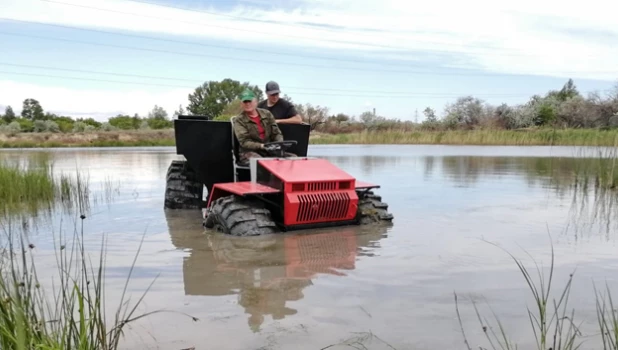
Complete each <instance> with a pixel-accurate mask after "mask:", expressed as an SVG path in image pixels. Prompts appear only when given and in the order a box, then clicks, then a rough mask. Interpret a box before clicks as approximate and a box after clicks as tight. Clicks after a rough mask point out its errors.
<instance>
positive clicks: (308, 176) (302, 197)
mask: <svg viewBox="0 0 618 350" xmlns="http://www.w3.org/2000/svg"><path fill="white" fill-rule="evenodd" d="M260 164H261V165H262V166H264V168H266V169H267V170H268V171H269V172H271V173H272V174H273V175H275V176H276V177H277V178H279V179H281V180H282V182H283V192H284V203H283V206H284V207H283V208H284V212H285V214H284V222H283V223H284V225H286V226H291V225H303V224H315V223H322V222H334V221H347V220H353V219H354V217H355V216H356V211H357V208H358V196H357V195H356V191H355V190H354V189H355V182H356V180H355V179H354V177H353V176H351V175H350V174H348V173H346V172H345V171H343V170H341V169H339V168H338V167H336V166H335V165H333V164H332V163H330V162H329V161H327V160H325V159H297V160H291V159H285V160H270V159H269V160H260Z"/></svg>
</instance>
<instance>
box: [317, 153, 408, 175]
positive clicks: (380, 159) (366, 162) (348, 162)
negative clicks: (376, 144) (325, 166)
mask: <svg viewBox="0 0 618 350" xmlns="http://www.w3.org/2000/svg"><path fill="white" fill-rule="evenodd" d="M320 158H324V159H327V160H329V161H331V162H333V163H334V164H337V166H339V167H341V168H342V169H349V168H352V167H354V168H359V169H360V170H361V173H362V174H363V175H364V176H370V175H372V174H373V172H374V171H375V170H379V169H384V168H394V167H396V166H398V165H399V163H400V162H401V160H402V159H401V157H400V156H383V155H378V156H370V155H364V156H331V155H326V156H320Z"/></svg>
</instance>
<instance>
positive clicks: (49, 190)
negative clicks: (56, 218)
mask: <svg viewBox="0 0 618 350" xmlns="http://www.w3.org/2000/svg"><path fill="white" fill-rule="evenodd" d="M53 169H54V168H53V162H52V161H51V158H50V156H49V155H48V154H46V153H37V154H34V155H32V156H31V157H29V158H25V160H23V161H22V160H20V161H9V160H7V159H3V160H2V161H0V198H2V199H3V200H2V201H1V202H0V215H1V214H3V215H2V216H7V215H13V214H16V213H31V214H36V213H38V211H39V210H41V209H51V208H52V207H53V205H54V204H57V203H62V204H64V205H65V207H66V208H72V207H73V206H74V205H77V206H78V207H79V209H80V211H81V212H84V211H85V210H86V209H87V207H88V204H89V195H90V188H89V187H90V184H89V179H88V177H87V174H85V173H84V172H82V171H79V170H77V171H76V174H75V176H69V175H67V174H60V175H59V176H55V174H54V170H53Z"/></svg>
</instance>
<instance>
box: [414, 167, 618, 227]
mask: <svg viewBox="0 0 618 350" xmlns="http://www.w3.org/2000/svg"><path fill="white" fill-rule="evenodd" d="M441 159H442V172H443V174H444V177H445V178H447V179H449V180H451V181H453V182H454V183H456V184H457V185H458V186H466V187H467V186H473V185H474V184H476V183H477V182H478V181H479V180H480V179H481V178H483V177H486V178H488V177H493V178H495V177H500V176H502V175H506V174H517V175H520V176H522V177H523V178H524V179H525V181H526V183H527V185H528V186H530V187H543V188H548V189H552V190H553V191H554V192H555V195H556V196H557V197H558V198H560V199H570V200H571V209H570V215H569V220H570V224H571V227H572V228H574V229H575V231H576V233H577V232H580V231H582V230H583V229H586V230H590V229H592V228H593V227H597V228H598V229H600V230H602V231H604V232H605V233H606V234H609V232H611V231H612V230H613V229H614V226H616V225H617V224H618V220H616V219H618V217H617V216H618V210H616V207H617V206H618V190H616V189H612V188H611V187H612V185H611V184H612V181H614V183H615V182H616V181H617V180H616V179H615V177H616V176H618V172H617V173H616V174H614V173H612V172H611V170H610V169H612V166H613V163H612V162H613V161H615V160H613V159H612V158H611V157H606V158H602V157H601V158H591V157H590V158H575V157H476V156H467V157H465V156H448V157H441ZM434 162H435V157H426V158H425V163H426V166H425V170H426V172H427V169H433V167H434V165H433V164H434ZM431 171H432V170H429V172H430V173H431ZM612 176H613V177H614V179H613V178H612Z"/></svg>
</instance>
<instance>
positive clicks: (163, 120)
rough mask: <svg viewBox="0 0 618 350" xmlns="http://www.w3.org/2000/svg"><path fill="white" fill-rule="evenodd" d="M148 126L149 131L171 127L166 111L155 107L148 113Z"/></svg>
mask: <svg viewBox="0 0 618 350" xmlns="http://www.w3.org/2000/svg"><path fill="white" fill-rule="evenodd" d="M148 126H149V127H150V128H151V129H167V128H171V127H172V122H171V121H170V120H169V119H168V118H167V111H166V110H165V109H164V108H163V107H159V106H157V105H155V106H154V108H153V109H152V111H150V112H149V113H148Z"/></svg>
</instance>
